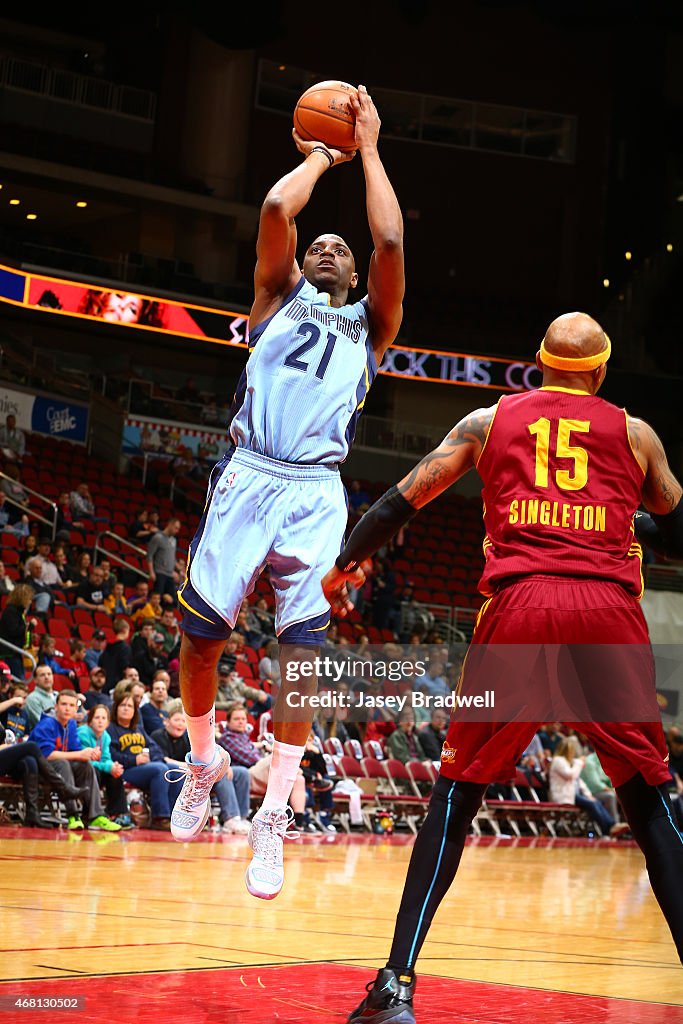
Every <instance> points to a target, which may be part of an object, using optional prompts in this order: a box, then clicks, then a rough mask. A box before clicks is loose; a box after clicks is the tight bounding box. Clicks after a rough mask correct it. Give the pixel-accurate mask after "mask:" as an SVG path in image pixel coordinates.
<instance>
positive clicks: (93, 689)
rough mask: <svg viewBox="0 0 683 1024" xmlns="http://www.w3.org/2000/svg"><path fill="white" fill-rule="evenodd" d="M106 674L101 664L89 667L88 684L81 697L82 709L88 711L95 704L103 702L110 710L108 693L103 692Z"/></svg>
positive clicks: (110, 701)
mask: <svg viewBox="0 0 683 1024" xmlns="http://www.w3.org/2000/svg"><path fill="white" fill-rule="evenodd" d="M106 681H107V676H106V674H105V671H104V669H103V668H102V666H101V665H95V667H94V668H91V669H90V686H89V688H88V691H87V693H86V694H85V697H84V699H83V709H84V710H85V711H90V709H91V708H93V707H94V706H95V705H96V704H104V705H105V707H108V708H109V710H111V705H112V700H111V697H110V696H109V694H108V693H104V686H105V683H106Z"/></svg>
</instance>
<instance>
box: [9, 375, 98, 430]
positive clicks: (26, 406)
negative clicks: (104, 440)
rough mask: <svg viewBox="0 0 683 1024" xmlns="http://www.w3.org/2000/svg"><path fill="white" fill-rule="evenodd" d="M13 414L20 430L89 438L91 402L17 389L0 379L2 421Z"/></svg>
mask: <svg viewBox="0 0 683 1024" xmlns="http://www.w3.org/2000/svg"><path fill="white" fill-rule="evenodd" d="M10 413H11V414H12V415H13V416H16V418H17V426H18V427H19V428H20V429H21V430H27V431H34V432H36V433H38V434H48V435H49V436H50V437H58V438H60V439H64V440H67V441H79V442H80V443H81V444H85V442H86V440H87V438H88V406H87V405H82V404H81V403H80V402H72V401H71V399H70V398H60V397H59V396H57V395H44V394H40V395H32V394H30V393H28V392H26V391H16V390H15V389H14V388H11V387H7V386H6V385H5V384H3V383H2V382H1V381H0V422H2V423H4V421H5V418H6V417H7V416H8V415H9V414H10Z"/></svg>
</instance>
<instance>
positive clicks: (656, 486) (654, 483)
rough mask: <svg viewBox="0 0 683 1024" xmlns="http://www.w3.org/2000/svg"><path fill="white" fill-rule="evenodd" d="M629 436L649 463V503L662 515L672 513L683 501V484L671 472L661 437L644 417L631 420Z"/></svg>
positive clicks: (645, 492)
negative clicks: (643, 419)
mask: <svg viewBox="0 0 683 1024" xmlns="http://www.w3.org/2000/svg"><path fill="white" fill-rule="evenodd" d="M629 436H630V438H631V443H632V445H633V450H634V452H635V453H636V457H638V461H639V462H640V463H641V465H642V464H643V461H645V462H646V465H647V470H646V476H645V483H644V486H643V499H644V502H645V504H646V506H647V507H648V508H649V509H650V510H651V511H653V512H655V513H658V514H659V515H666V514H667V513H668V512H671V511H672V510H673V509H674V508H675V507H676V505H677V504H678V502H679V501H680V500H681V494H682V493H683V492H682V490H681V485H680V484H679V482H678V480H677V479H676V477H675V476H674V474H673V473H672V472H671V469H670V468H669V463H668V461H667V458H666V452H665V451H664V445H663V444H662V442H661V441H660V439H659V437H658V436H657V434H656V433H655V431H654V430H653V429H652V427H650V426H649V424H647V423H644V422H643V421H642V420H635V421H634V420H630V421H629Z"/></svg>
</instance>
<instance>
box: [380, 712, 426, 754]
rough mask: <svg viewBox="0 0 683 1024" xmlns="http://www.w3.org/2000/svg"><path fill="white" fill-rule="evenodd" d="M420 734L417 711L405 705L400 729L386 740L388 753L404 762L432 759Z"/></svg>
mask: <svg viewBox="0 0 683 1024" xmlns="http://www.w3.org/2000/svg"><path fill="white" fill-rule="evenodd" d="M420 735H421V734H418V732H417V730H416V728H415V712H414V711H413V709H412V708H409V707H405V708H404V709H403V711H402V712H401V714H400V715H399V716H398V729H395V730H394V732H392V734H391V736H390V737H389V739H388V740H387V741H386V750H387V754H388V755H389V757H395V758H396V759H397V760H398V761H401V762H402V763H403V764H405V763H406V762H407V761H429V760H431V759H430V758H429V757H428V755H427V753H426V751H425V749H424V747H423V746H422V740H421V739H420Z"/></svg>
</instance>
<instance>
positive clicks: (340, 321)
mask: <svg viewBox="0 0 683 1024" xmlns="http://www.w3.org/2000/svg"><path fill="white" fill-rule="evenodd" d="M285 316H286V317H287V318H288V319H289V320H294V321H296V322H298V321H299V320H317V321H318V323H321V324H324V325H325V327H334V328H335V329H336V330H337V331H339V333H340V334H343V335H344V337H345V338H350V339H351V341H353V343H354V344H357V343H358V342H359V341H360V338H361V335H362V333H363V329H364V327H365V326H366V325H365V324H363V322H362V321H361V320H359V319H355V318H352V317H349V316H344V315H343V314H342V312H341V310H338V309H335V308H334V307H332V306H326V307H323V308H321V307H320V306H313V305H306V304H305V303H303V302H300V301H299V299H295V300H294V302H292V303H291V304H290V306H289V308H288V309H287V311H286V313H285Z"/></svg>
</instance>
